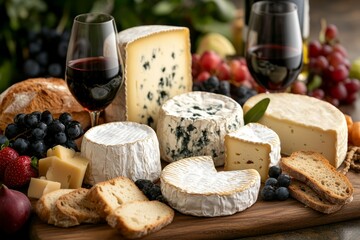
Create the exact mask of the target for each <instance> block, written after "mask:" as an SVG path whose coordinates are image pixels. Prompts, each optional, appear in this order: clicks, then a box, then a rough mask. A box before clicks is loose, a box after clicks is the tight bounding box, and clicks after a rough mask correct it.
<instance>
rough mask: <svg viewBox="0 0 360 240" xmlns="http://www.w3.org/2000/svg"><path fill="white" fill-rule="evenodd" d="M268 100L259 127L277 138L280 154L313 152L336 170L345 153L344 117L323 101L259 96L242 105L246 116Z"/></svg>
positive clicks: (295, 95)
mask: <svg viewBox="0 0 360 240" xmlns="http://www.w3.org/2000/svg"><path fill="white" fill-rule="evenodd" d="M263 98H269V99H270V104H269V106H268V108H267V110H266V112H265V114H264V116H263V117H262V118H261V119H260V120H259V121H258V122H259V123H261V124H263V125H265V126H267V127H269V128H271V129H272V130H274V131H275V132H276V133H277V134H278V135H279V137H280V141H281V152H282V153H283V154H285V155H290V154H291V153H293V152H295V151H299V150H302V151H316V152H319V153H321V154H323V155H324V156H325V157H326V158H327V159H328V160H329V162H330V164H331V165H333V166H334V167H336V168H338V167H339V166H340V165H341V164H342V162H343V161H344V159H345V156H346V153H347V140H348V130H347V125H346V120H345V116H344V114H343V113H342V112H341V111H340V110H339V109H337V108H336V107H334V106H333V105H331V104H330V103H327V102H325V101H322V100H319V99H316V98H314V97H309V96H305V95H299V94H291V93H271V94H258V95H255V96H253V97H251V98H250V99H249V100H248V101H247V102H245V104H244V106H243V109H244V112H245V114H246V112H247V111H249V110H250V109H251V108H252V107H253V106H254V105H255V104H256V103H257V102H259V101H260V100H261V99H263Z"/></svg>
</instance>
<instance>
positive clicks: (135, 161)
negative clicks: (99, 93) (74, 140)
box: [81, 122, 161, 184]
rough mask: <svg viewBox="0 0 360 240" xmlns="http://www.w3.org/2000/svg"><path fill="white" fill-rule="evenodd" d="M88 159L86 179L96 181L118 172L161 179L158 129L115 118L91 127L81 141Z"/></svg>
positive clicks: (123, 174) (134, 177) (139, 177)
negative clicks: (109, 121) (114, 120)
mask: <svg viewBox="0 0 360 240" xmlns="http://www.w3.org/2000/svg"><path fill="white" fill-rule="evenodd" d="M81 153H82V155H84V156H85V157H86V158H88V159H89V165H88V169H87V172H86V176H85V180H84V181H85V182H86V183H88V184H95V183H98V182H102V181H106V180H108V179H111V178H115V177H118V176H124V177H128V178H130V179H132V180H133V181H136V180H137V179H148V180H151V181H155V180H157V179H159V177H160V172H161V161H160V151H159V142H158V139H157V136H156V133H155V131H154V130H153V129H152V128H151V127H149V126H147V125H145V124H139V123H134V122H112V123H106V124H102V125H99V126H96V127H93V128H91V129H89V130H88V131H87V132H86V133H85V135H84V138H83V140H82V143H81Z"/></svg>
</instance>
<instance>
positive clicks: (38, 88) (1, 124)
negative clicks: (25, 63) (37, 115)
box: [0, 78, 90, 131]
mask: <svg viewBox="0 0 360 240" xmlns="http://www.w3.org/2000/svg"><path fill="white" fill-rule="evenodd" d="M45 110H49V111H50V112H51V113H52V114H53V115H54V117H56V118H57V117H58V116H59V115H60V114H61V113H63V112H68V113H70V114H71V115H72V117H73V119H75V120H77V121H79V122H80V123H81V125H82V127H83V128H84V129H86V128H88V127H89V126H90V117H89V113H88V112H87V111H85V110H84V108H83V107H82V106H81V105H80V104H79V103H78V102H77V101H76V99H75V98H74V97H73V96H72V95H71V93H70V91H69V89H68V87H67V84H66V82H65V81H64V80H63V79H60V78H31V79H27V80H24V81H21V82H18V83H15V84H13V85H11V86H10V87H9V88H8V89H6V90H5V91H4V92H2V93H1V94H0V130H2V131H4V130H5V128H6V126H7V125H8V124H9V123H12V122H13V120H14V117H15V116H16V115H17V114H19V113H25V114H27V113H31V112H34V111H40V112H42V111H45Z"/></svg>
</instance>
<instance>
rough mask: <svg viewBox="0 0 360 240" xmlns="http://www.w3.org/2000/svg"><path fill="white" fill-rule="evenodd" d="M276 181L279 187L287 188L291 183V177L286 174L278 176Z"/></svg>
mask: <svg viewBox="0 0 360 240" xmlns="http://www.w3.org/2000/svg"><path fill="white" fill-rule="evenodd" d="M277 180H278V183H279V186H280V187H288V186H289V185H290V183H291V177H290V176H289V175H287V174H280V176H279V177H278V178H277Z"/></svg>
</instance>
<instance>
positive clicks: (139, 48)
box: [105, 25, 192, 129]
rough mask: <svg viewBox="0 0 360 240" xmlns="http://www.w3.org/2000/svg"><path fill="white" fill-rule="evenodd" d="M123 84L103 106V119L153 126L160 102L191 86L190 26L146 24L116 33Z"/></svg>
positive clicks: (189, 88) (187, 90) (187, 89)
mask: <svg viewBox="0 0 360 240" xmlns="http://www.w3.org/2000/svg"><path fill="white" fill-rule="evenodd" d="M118 39H119V46H120V52H121V53H122V58H123V62H124V84H123V86H122V87H121V88H120V91H119V92H118V94H117V96H116V98H115V100H114V101H113V103H111V104H110V106H109V107H108V108H107V109H106V110H105V115H106V121H107V122H110V121H123V120H127V121H132V122H138V123H142V124H147V125H149V126H151V127H153V128H154V129H155V128H156V124H157V119H158V112H159V109H160V106H161V105H162V104H163V103H164V102H165V101H166V100H167V99H169V98H171V97H173V96H176V95H178V94H181V93H184V92H189V91H191V89H192V75H191V51H190V35H189V29H188V28H186V27H175V26H162V25H148V26H137V27H132V28H128V29H126V30H124V31H121V32H120V33H119V34H118Z"/></svg>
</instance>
